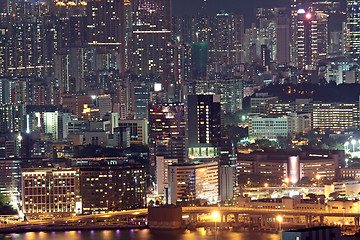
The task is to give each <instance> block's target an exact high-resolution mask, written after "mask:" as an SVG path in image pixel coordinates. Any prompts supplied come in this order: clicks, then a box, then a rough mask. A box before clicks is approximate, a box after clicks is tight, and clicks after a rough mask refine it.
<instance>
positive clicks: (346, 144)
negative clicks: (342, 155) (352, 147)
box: [344, 142, 349, 151]
mask: <svg viewBox="0 0 360 240" xmlns="http://www.w3.org/2000/svg"><path fill="white" fill-rule="evenodd" d="M348 146H349V142H345V143H344V147H345V151H346V150H348V149H349V148H348Z"/></svg>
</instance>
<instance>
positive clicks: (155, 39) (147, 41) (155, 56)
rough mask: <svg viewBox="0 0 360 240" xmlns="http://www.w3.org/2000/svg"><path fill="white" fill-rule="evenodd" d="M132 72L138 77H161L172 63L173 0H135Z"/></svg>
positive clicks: (133, 2) (133, 5) (133, 3)
mask: <svg viewBox="0 0 360 240" xmlns="http://www.w3.org/2000/svg"><path fill="white" fill-rule="evenodd" d="M131 3H132V7H133V26H132V28H133V32H132V36H133V41H132V44H133V46H132V54H133V55H132V62H133V64H132V69H131V70H133V71H134V72H135V73H136V74H138V75H141V76H146V75H148V74H155V75H160V74H162V73H164V71H166V66H167V64H168V61H169V58H170V56H169V48H168V44H169V43H170V42H171V22H172V20H171V19H172V17H171V0H148V1H141V0H134V1H131Z"/></svg>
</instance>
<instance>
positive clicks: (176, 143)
mask: <svg viewBox="0 0 360 240" xmlns="http://www.w3.org/2000/svg"><path fill="white" fill-rule="evenodd" d="M149 108H150V112H149V134H150V139H149V147H150V161H151V165H152V166H155V160H156V156H164V157H165V158H176V159H178V162H180V163H182V162H184V161H185V155H186V154H185V149H186V148H185V130H186V121H185V112H184V103H168V104H161V105H150V106H149Z"/></svg>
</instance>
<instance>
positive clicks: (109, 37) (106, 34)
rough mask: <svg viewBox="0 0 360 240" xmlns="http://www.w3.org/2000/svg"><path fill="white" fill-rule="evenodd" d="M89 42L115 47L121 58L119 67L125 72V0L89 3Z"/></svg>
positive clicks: (105, 47) (97, 0)
mask: <svg viewBox="0 0 360 240" xmlns="http://www.w3.org/2000/svg"><path fill="white" fill-rule="evenodd" d="M87 30H88V44H89V45H91V46H94V47H97V48H104V49H113V50H115V51H116V54H117V56H118V58H119V61H118V63H119V64H118V66H117V67H118V69H119V70H120V72H122V73H123V72H125V11H124V0H111V1H110V0H91V1H89V2H88V4H87Z"/></svg>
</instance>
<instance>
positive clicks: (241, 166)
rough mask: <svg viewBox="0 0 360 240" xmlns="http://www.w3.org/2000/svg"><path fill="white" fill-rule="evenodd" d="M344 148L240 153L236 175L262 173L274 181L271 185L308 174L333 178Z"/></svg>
mask: <svg viewBox="0 0 360 240" xmlns="http://www.w3.org/2000/svg"><path fill="white" fill-rule="evenodd" d="M344 161H345V155H344V151H335V150H333V151H325V150H323V151H322V150H308V151H303V152H299V151H295V152H288V151H280V150H278V151H275V152H260V153H256V152H254V153H251V154H240V155H238V159H237V170H236V171H237V173H236V174H237V176H242V175H249V176H252V175H254V176H257V175H262V176H264V177H267V178H268V179H270V181H273V183H274V185H281V184H282V181H283V180H284V179H286V178H289V183H290V184H292V185H296V184H297V183H298V181H299V180H300V179H302V178H303V177H307V178H309V179H313V180H316V176H317V175H319V176H320V177H321V179H325V180H334V179H336V178H337V174H338V173H337V171H338V170H339V167H340V166H344Z"/></svg>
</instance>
